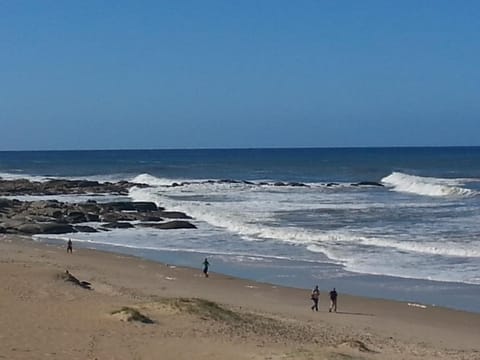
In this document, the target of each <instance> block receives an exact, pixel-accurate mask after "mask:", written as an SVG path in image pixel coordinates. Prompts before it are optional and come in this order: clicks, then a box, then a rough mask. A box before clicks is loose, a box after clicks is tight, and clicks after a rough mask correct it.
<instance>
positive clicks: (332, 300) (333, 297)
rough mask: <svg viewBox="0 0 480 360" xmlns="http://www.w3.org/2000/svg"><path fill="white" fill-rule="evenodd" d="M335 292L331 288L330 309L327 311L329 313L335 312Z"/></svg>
mask: <svg viewBox="0 0 480 360" xmlns="http://www.w3.org/2000/svg"><path fill="white" fill-rule="evenodd" d="M337 296H338V294H337V290H335V288H333V290H332V291H330V308H329V309H328V311H329V312H332V310H333V311H334V312H337Z"/></svg>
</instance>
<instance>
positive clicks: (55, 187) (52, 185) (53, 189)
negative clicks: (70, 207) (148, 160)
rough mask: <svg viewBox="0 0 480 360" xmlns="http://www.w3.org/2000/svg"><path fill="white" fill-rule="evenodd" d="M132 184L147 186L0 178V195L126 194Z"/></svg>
mask: <svg viewBox="0 0 480 360" xmlns="http://www.w3.org/2000/svg"><path fill="white" fill-rule="evenodd" d="M132 186H137V187H148V185H145V184H137V183H130V182H128V181H119V182H115V183H112V182H102V183H100V182H98V181H91V180H64V179H51V180H48V181H44V182H40V181H29V180H26V179H18V180H2V179H0V196H7V195H59V194H104V193H109V194H119V195H127V194H128V190H129V189H130V188H131V187H132Z"/></svg>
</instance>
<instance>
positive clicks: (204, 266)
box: [203, 258, 210, 277]
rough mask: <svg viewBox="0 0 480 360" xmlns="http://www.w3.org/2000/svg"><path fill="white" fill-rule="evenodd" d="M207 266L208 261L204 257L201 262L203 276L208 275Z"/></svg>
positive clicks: (208, 264)
mask: <svg viewBox="0 0 480 360" xmlns="http://www.w3.org/2000/svg"><path fill="white" fill-rule="evenodd" d="M209 266H210V263H209V262H208V260H207V258H205V261H204V262H203V273H204V274H205V277H208V267H209Z"/></svg>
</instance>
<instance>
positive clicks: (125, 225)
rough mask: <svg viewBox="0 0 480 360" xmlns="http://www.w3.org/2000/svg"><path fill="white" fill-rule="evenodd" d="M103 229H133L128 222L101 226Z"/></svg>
mask: <svg viewBox="0 0 480 360" xmlns="http://www.w3.org/2000/svg"><path fill="white" fill-rule="evenodd" d="M102 226H103V227H105V228H107V229H130V228H133V227H134V226H133V225H132V224H130V223H129V222H123V221H122V222H120V221H119V222H111V223H107V224H103V225H102Z"/></svg>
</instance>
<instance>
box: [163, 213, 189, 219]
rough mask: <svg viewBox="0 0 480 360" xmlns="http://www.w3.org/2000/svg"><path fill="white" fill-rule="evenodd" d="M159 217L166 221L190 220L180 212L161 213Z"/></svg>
mask: <svg viewBox="0 0 480 360" xmlns="http://www.w3.org/2000/svg"><path fill="white" fill-rule="evenodd" d="M160 216H162V217H164V218H167V219H191V217H190V216H188V215H187V214H185V213H183V212H180V211H162V212H161V213H160Z"/></svg>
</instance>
